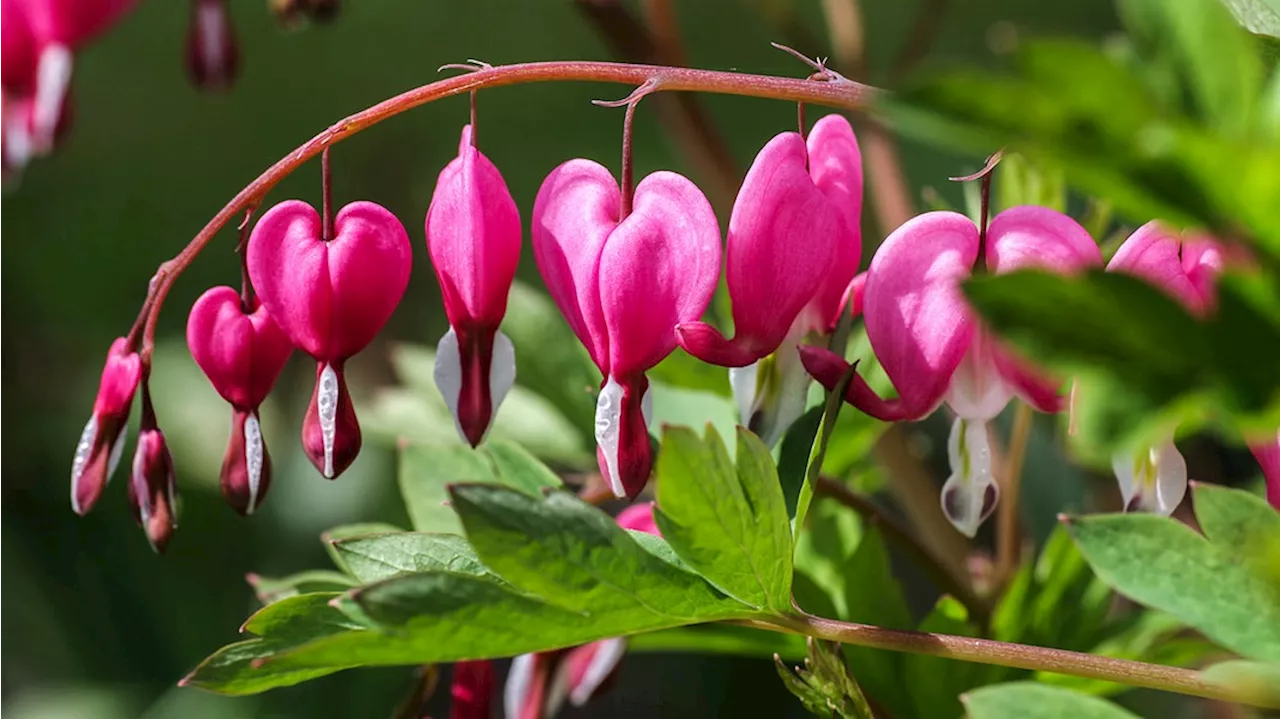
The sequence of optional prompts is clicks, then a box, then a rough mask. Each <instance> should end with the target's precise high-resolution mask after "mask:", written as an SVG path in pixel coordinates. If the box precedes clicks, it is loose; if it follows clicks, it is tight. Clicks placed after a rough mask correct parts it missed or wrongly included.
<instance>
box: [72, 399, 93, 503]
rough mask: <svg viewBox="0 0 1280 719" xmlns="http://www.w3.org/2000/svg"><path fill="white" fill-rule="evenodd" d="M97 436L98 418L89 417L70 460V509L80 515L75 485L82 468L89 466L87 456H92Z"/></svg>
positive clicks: (82, 471)
mask: <svg viewBox="0 0 1280 719" xmlns="http://www.w3.org/2000/svg"><path fill="white" fill-rule="evenodd" d="M97 436H98V417H97V415H89V421H88V422H87V423H85V425H84V430H83V431H82V432H80V441H79V442H77V443H76V454H75V457H74V458H73V459H72V460H71V508H72V509H74V510H75V511H76V514H80V513H81V512H80V502H79V500H78V499H76V485H77V484H78V483H79V481H80V475H81V474H83V473H84V468H85V467H86V466H88V464H89V456H90V455H91V454H93V442H94V440H95V439H96V438H97Z"/></svg>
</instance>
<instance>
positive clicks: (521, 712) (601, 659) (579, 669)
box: [503, 502, 662, 719]
mask: <svg viewBox="0 0 1280 719" xmlns="http://www.w3.org/2000/svg"><path fill="white" fill-rule="evenodd" d="M616 521H617V523H618V526H619V527H622V528H623V529H630V530H635V531H640V532H646V533H648V534H653V535H656V536H662V535H661V533H659V532H658V525H657V524H656V523H655V522H654V521H653V502H643V503H640V504H633V505H631V506H630V507H627V508H626V509H624V510H622V511H621V512H619V513H618V516H617V518H616ZM626 653H627V640H626V639H622V638H611V639H601V640H599V641H595V642H591V643H590V644H584V645H582V646H580V647H574V648H572V649H567V650H563V651H559V652H543V653H540V654H523V655H521V656H518V657H516V658H515V659H513V660H512V662H511V671H510V672H508V674H507V684H506V688H505V690H504V697H503V699H504V702H505V709H506V716H507V719H551V717H554V716H555V715H556V714H557V713H558V712H559V711H560V709H561V707H563V706H564V702H565V700H566V699H568V700H569V704H570V705H571V706H573V707H582V706H585V705H586V703H587V702H588V701H589V700H590V699H591V697H593V696H595V695H596V694H597V693H599V691H600V689H601V688H602V687H604V685H605V684H607V683H608V681H609V680H610V679H611V678H613V677H614V676H615V675H616V674H617V670H618V665H619V663H621V661H622V657H623V656H624V655H625V654H626ZM548 679H549V680H550V684H548Z"/></svg>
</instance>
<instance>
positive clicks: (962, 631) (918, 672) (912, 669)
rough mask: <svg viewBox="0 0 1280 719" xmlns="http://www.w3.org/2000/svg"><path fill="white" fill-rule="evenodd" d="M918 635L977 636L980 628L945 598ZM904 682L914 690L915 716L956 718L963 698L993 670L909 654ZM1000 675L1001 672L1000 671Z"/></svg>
mask: <svg viewBox="0 0 1280 719" xmlns="http://www.w3.org/2000/svg"><path fill="white" fill-rule="evenodd" d="M919 631H922V632H930V633H936V634H952V635H956V636H962V637H976V636H978V629H977V627H975V626H973V624H971V623H970V622H969V613H968V611H967V610H965V608H964V605H963V604H961V603H960V602H958V601H956V600H955V599H953V598H951V597H948V596H944V597H942V598H941V599H939V600H938V603H937V604H936V605H934V607H933V611H931V612H930V613H929V615H928V616H927V617H925V618H924V620H923V621H922V622H920V626H919ZM902 659H903V682H905V684H906V686H908V687H911V690H910V692H909V696H910V700H911V702H912V703H913V704H914V705H915V712H914V713H915V716H917V717H920V718H921V719H930V718H932V717H938V718H939V719H941V718H942V717H956V716H959V715H960V714H961V706H960V695H961V694H962V693H963V692H965V691H967V690H968V689H970V688H972V687H974V686H977V685H978V684H982V683H986V682H984V681H982V680H983V678H984V677H985V676H986V675H987V673H988V672H990V671H992V669H991V668H990V667H986V666H982V665H979V664H971V663H968V662H960V661H956V660H953V659H942V658H940V657H930V656H926V655H923V654H910V655H906V656H904V657H903V658H902ZM997 671H998V669H997Z"/></svg>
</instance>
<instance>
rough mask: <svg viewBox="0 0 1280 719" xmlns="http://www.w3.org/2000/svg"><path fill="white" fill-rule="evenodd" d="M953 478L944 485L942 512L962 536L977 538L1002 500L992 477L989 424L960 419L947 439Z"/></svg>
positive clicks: (952, 426) (949, 478)
mask: <svg viewBox="0 0 1280 719" xmlns="http://www.w3.org/2000/svg"><path fill="white" fill-rule="evenodd" d="M947 456H948V458H949V459H950V460H951V476H950V477H948V478H947V482H946V484H944V485H942V511H943V513H944V514H946V515H947V519H948V520H950V521H951V524H953V525H954V526H955V528H956V529H957V530H959V531H960V533H961V534H963V535H965V536H966V537H973V536H974V535H976V534H977V533H978V527H980V526H982V523H983V522H984V521H986V519H987V517H989V516H991V512H993V511H994V510H995V508H996V503H997V502H998V501H999V500H1000V488H999V486H997V485H996V483H995V480H994V479H993V478H992V476H991V446H990V444H989V442H988V439H987V423H986V422H981V421H974V420H967V419H964V418H957V419H956V421H955V423H954V424H952V425H951V436H950V437H949V438H948V439H947Z"/></svg>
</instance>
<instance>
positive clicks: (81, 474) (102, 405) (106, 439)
mask: <svg viewBox="0 0 1280 719" xmlns="http://www.w3.org/2000/svg"><path fill="white" fill-rule="evenodd" d="M141 379H142V360H141V358H140V357H138V353H137V352H134V351H133V350H132V349H130V348H129V342H128V340H126V339H125V338H123V337H120V338H118V339H116V341H115V342H113V343H111V350H110V351H109V352H107V363H106V365H105V366H104V367H103V368H102V379H101V381H100V382H99V384H98V397H97V399H95V400H94V403H93V415H92V416H90V417H89V422H88V423H87V424H85V426H84V431H83V432H82V433H81V434H80V441H79V443H78V444H76V454H75V459H74V460H73V461H72V463H71V508H72V509H73V510H75V512H76V514H80V515H83V514H86V513H88V511H89V510H90V509H93V505H94V504H96V503H97V501H98V498H99V497H101V496H102V490H103V489H104V488H106V486H107V482H108V481H109V480H110V479H111V474H112V473H113V472H114V471H115V468H116V465H117V464H118V463H119V462H120V453H121V452H122V451H123V449H124V430H125V426H126V425H127V424H128V421H129V409H130V407H132V405H133V395H134V393H135V392H136V391H137V389H138V382H139V381H140V380H141Z"/></svg>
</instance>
